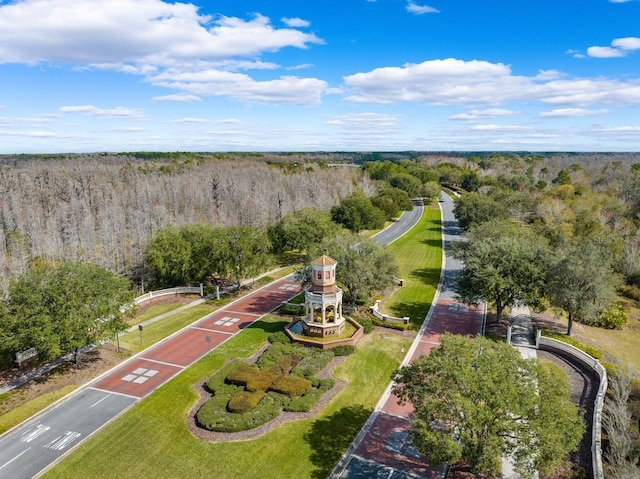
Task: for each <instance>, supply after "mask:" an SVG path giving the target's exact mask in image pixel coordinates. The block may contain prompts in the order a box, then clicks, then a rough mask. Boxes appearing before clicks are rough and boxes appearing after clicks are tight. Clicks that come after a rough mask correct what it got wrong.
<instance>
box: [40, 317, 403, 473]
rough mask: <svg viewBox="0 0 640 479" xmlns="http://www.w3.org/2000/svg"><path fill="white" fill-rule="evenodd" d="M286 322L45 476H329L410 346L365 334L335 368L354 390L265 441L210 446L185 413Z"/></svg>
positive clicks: (190, 373)
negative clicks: (211, 381) (227, 368)
mask: <svg viewBox="0 0 640 479" xmlns="http://www.w3.org/2000/svg"><path fill="white" fill-rule="evenodd" d="M284 325H285V322H283V321H282V318H278V317H273V316H272V317H268V318H266V319H265V320H261V321H258V322H256V323H254V324H253V325H252V326H251V327H249V328H247V329H246V330H244V331H243V332H242V333H241V334H239V335H237V336H235V337H233V338H232V339H231V340H229V341H228V342H226V343H224V344H223V345H221V346H220V347H219V348H217V349H216V350H214V351H212V353H211V355H209V356H206V357H205V358H203V359H201V360H200V361H198V362H197V363H196V364H194V365H193V366H191V367H189V368H188V369H186V370H185V371H184V372H183V373H181V374H180V375H179V376H178V377H176V378H174V379H173V380H172V381H170V382H169V383H167V384H166V385H164V386H163V387H161V388H160V389H158V391H156V392H155V393H154V394H153V395H151V396H150V397H148V398H147V399H145V400H143V401H142V402H140V403H139V404H138V405H136V406H134V407H133V408H132V409H131V410H130V411H129V412H128V413H126V414H124V415H123V416H122V417H120V418H119V419H118V420H116V421H115V422H114V423H112V424H111V425H109V426H108V427H107V428H105V429H104V430H103V431H102V432H101V433H100V434H98V435H96V436H95V437H94V438H92V439H90V440H89V441H87V443H85V444H84V445H82V446H81V447H80V448H78V450H76V451H75V452H74V453H72V454H71V455H70V456H69V457H68V458H67V459H65V460H64V461H63V462H62V463H60V464H59V465H57V466H56V467H55V468H53V469H52V470H51V471H49V472H48V473H47V474H46V475H45V476H44V477H46V478H58V477H59V478H68V477H91V478H110V477H112V478H116V477H117V478H120V477H136V478H153V479H156V478H158V477H215V478H217V479H225V478H241V479H250V478H260V479H263V478H264V479H269V478H274V479H276V478H277V479H285V478H295V479H297V478H323V479H324V478H326V477H327V475H328V474H329V472H330V471H331V469H332V468H333V467H334V465H335V464H336V463H337V461H338V460H339V458H340V457H341V455H342V454H343V452H344V451H345V450H346V449H347V447H348V445H349V444H350V442H351V441H352V440H353V439H354V437H355V435H356V434H357V433H358V431H359V430H360V428H361V427H362V425H363V424H364V422H365V421H366V420H367V418H368V417H369V415H370V413H371V412H372V410H373V408H374V406H375V403H376V402H377V400H378V398H379V397H380V396H381V394H382V392H383V391H384V389H385V388H386V386H387V384H388V383H389V379H390V375H391V373H392V371H393V370H394V369H395V368H396V367H397V366H398V365H399V362H400V360H401V359H402V357H403V356H404V352H403V350H406V349H407V348H408V347H409V344H410V341H409V340H408V339H406V338H403V337H402V336H399V335H389V334H387V335H385V337H384V338H382V337H381V336H380V335H379V334H377V333H373V334H369V335H366V336H365V337H364V338H363V339H362V340H361V341H360V343H359V344H358V350H357V352H356V353H355V354H354V355H352V356H349V357H348V358H347V359H346V361H345V362H344V363H343V364H342V365H341V366H340V367H339V368H338V369H337V370H336V375H337V376H338V377H339V378H341V379H345V380H347V381H349V385H348V386H347V387H346V388H345V389H344V390H343V391H342V392H341V393H340V394H339V395H338V396H336V397H335V398H333V400H331V401H330V402H329V403H328V404H327V405H326V406H325V407H324V408H323V410H322V411H321V412H320V414H319V415H318V416H317V417H316V418H313V419H307V420H299V421H294V422H291V423H287V424H284V425H282V426H281V427H279V428H277V429H275V430H274V431H272V432H271V433H269V434H267V435H265V436H263V437H262V438H259V439H256V440H252V441H243V442H223V443H208V442H205V441H201V440H199V439H197V438H195V437H194V436H192V435H191V433H190V432H189V430H188V428H187V424H186V416H187V414H188V411H189V410H190V408H191V407H192V405H193V404H194V403H195V402H196V401H197V395H196V393H195V392H194V391H193V389H192V387H191V386H192V385H193V384H194V383H197V382H199V381H203V380H204V379H205V378H207V377H208V376H209V375H211V374H212V373H213V372H214V371H216V370H217V369H219V368H220V367H221V366H222V365H223V364H224V362H225V360H226V359H229V358H246V357H249V356H250V355H251V354H253V353H254V352H255V351H257V350H258V349H259V348H260V347H261V346H262V345H263V344H264V343H265V341H266V337H267V335H268V334H269V333H270V332H273V331H279V330H281V329H282V328H283V327H284Z"/></svg>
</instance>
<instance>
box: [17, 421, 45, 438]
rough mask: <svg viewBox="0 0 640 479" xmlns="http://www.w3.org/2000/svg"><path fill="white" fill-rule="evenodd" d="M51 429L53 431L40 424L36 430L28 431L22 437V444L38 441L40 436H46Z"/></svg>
mask: <svg viewBox="0 0 640 479" xmlns="http://www.w3.org/2000/svg"><path fill="white" fill-rule="evenodd" d="M49 429H51V428H50V427H49V426H45V425H44V424H38V426H37V427H36V428H35V429H29V430H27V431H26V432H25V433H24V434H23V435H22V437H21V438H20V440H21V441H22V442H31V441H33V440H34V439H36V438H37V437H38V436H40V435H42V434H44V433H45V432H47V431H48V430H49Z"/></svg>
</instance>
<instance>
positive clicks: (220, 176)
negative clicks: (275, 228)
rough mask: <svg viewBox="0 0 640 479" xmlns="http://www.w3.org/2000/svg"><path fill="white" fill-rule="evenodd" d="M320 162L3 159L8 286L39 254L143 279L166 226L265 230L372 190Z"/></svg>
mask: <svg viewBox="0 0 640 479" xmlns="http://www.w3.org/2000/svg"><path fill="white" fill-rule="evenodd" d="M322 158H323V160H325V161H331V160H332V159H334V155H326V156H324V157H322ZM312 159H314V158H309V157H306V156H304V155H299V156H298V155H284V154H283V155H257V154H256V155H239V154H238V155H222V154H216V155H196V154H153V153H144V154H130V155H125V154H122V155H115V154H94V155H70V156H62V157H61V156H55V157H24V156H10V157H4V158H1V159H0V195H1V197H2V202H1V204H0V238H3V240H4V241H0V273H2V277H3V284H2V286H3V289H4V290H5V291H6V288H7V285H8V280H10V278H12V277H15V276H17V275H19V274H20V273H23V272H24V271H26V269H27V263H28V260H29V258H30V257H34V256H40V257H43V258H46V259H65V260H86V261H90V262H93V263H96V264H99V265H101V266H104V267H106V268H108V269H111V270H114V271H117V272H120V273H124V274H127V275H129V276H131V275H133V276H135V274H134V273H135V270H136V269H137V268H138V267H139V266H140V264H141V262H142V260H143V250H144V245H145V243H146V242H147V241H149V240H150V238H151V237H152V235H153V234H154V233H155V232H156V231H157V230H158V229H159V228H161V227H163V226H166V225H177V226H181V225H184V224H188V223H195V222H203V223H209V224H212V225H220V226H236V225H238V226H240V225H241V226H259V227H266V226H267V225H270V224H273V223H275V222H277V221H278V220H279V219H281V218H282V217H283V216H285V215H287V214H289V213H291V212H292V211H294V210H297V209H300V208H302V207H314V208H317V209H320V210H323V211H328V210H329V209H331V207H333V206H334V205H336V204H337V203H338V202H339V201H340V199H341V198H343V197H344V196H346V195H348V194H349V193H351V192H352V191H353V190H354V189H356V188H360V189H362V190H363V191H365V192H366V193H368V194H371V193H372V192H373V189H372V185H371V181H369V180H368V178H367V177H366V176H365V175H364V174H363V172H362V171H361V170H360V169H358V168H349V167H340V168H332V167H328V166H327V164H326V163H321V162H319V161H316V162H313V163H310V162H305V161H306V160H312ZM343 160H344V158H343Z"/></svg>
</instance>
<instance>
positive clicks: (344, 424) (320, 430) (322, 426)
mask: <svg viewBox="0 0 640 479" xmlns="http://www.w3.org/2000/svg"><path fill="white" fill-rule="evenodd" d="M372 412H373V411H372V410H371V409H366V408H364V407H362V406H359V405H358V406H349V407H344V408H342V409H340V410H339V411H337V412H335V413H333V414H332V415H330V416H327V417H324V418H321V419H318V420H317V421H315V422H314V423H313V425H312V426H311V430H310V431H309V432H308V433H306V434H305V435H304V440H305V441H307V443H308V444H309V446H311V451H312V452H311V462H312V463H313V465H314V466H315V470H313V471H312V473H311V476H310V477H311V478H312V479H326V477H327V476H329V474H330V473H331V470H332V469H333V468H334V466H335V465H336V464H337V463H338V461H339V460H340V458H341V457H342V454H344V452H345V451H346V450H347V448H348V447H349V445H350V444H351V442H352V441H353V440H354V439H355V437H356V435H357V434H358V432H359V431H360V429H361V428H362V426H363V425H364V423H365V422H366V420H367V419H368V418H369V416H370V415H371V413H372Z"/></svg>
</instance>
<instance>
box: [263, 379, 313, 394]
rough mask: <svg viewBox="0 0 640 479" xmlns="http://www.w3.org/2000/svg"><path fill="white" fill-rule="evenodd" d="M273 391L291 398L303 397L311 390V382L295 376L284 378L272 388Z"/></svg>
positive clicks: (275, 382) (276, 381) (272, 385)
mask: <svg viewBox="0 0 640 479" xmlns="http://www.w3.org/2000/svg"><path fill="white" fill-rule="evenodd" d="M270 389H271V391H275V392H277V393H281V394H286V395H287V396H289V397H297V396H302V395H303V394H304V393H305V392H307V391H308V390H309V389H311V381H309V380H308V379H304V378H296V377H293V376H282V377H279V378H278V379H276V380H275V381H274V382H273V384H271V387H270Z"/></svg>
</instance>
